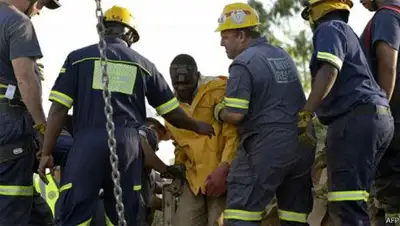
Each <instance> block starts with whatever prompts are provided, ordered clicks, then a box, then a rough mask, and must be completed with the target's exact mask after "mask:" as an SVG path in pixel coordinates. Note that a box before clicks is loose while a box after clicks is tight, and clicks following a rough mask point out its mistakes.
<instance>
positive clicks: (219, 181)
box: [205, 164, 229, 197]
mask: <svg viewBox="0 0 400 226" xmlns="http://www.w3.org/2000/svg"><path fill="white" fill-rule="evenodd" d="M228 172H229V165H228V164H222V165H220V166H219V167H218V168H217V169H215V170H214V172H212V173H211V174H210V175H208V177H207V179H206V181H205V184H206V195H208V196H213V197H218V196H220V195H223V194H224V193H225V192H226V190H227V186H228V184H227V181H226V177H227V176H228Z"/></svg>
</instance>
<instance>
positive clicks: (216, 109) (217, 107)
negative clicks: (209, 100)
mask: <svg viewBox="0 0 400 226" xmlns="http://www.w3.org/2000/svg"><path fill="white" fill-rule="evenodd" d="M224 107H225V102H224V101H222V102H220V103H218V104H216V105H215V106H214V118H215V120H217V121H218V122H219V123H221V119H220V118H219V113H220V112H221V110H222V109H223V108H224Z"/></svg>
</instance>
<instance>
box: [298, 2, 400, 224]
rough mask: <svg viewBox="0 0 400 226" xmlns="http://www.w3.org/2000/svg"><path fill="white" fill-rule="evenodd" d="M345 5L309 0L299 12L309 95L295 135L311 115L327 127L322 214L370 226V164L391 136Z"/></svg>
mask: <svg viewBox="0 0 400 226" xmlns="http://www.w3.org/2000/svg"><path fill="white" fill-rule="evenodd" d="M352 6H353V3H352V1H350V0H346V1H342V0H310V1H308V2H307V3H306V5H305V8H304V10H303V11H302V17H303V19H304V20H308V21H309V22H310V26H311V28H312V30H313V33H314V35H313V47H314V48H313V55H312V59H311V62H310V70H311V74H312V90H311V93H310V96H309V98H308V100H307V103H306V104H305V105H304V107H303V109H302V110H301V111H300V112H299V114H298V115H299V123H298V125H299V130H302V129H304V124H305V123H306V122H307V121H310V120H311V119H312V118H313V116H314V112H316V114H317V116H318V119H319V120H320V122H321V123H322V124H324V125H327V126H328V130H327V141H326V155H327V156H326V161H327V170H328V202H329V203H328V211H329V217H330V221H331V224H333V225H343V226H347V225H351V226H353V225H370V221H369V217H368V211H367V203H366V202H367V200H368V191H369V188H370V187H371V181H372V179H373V177H374V174H375V168H376V163H377V162H379V160H380V158H381V156H382V155H383V153H384V152H385V150H386V148H387V147H388V145H389V143H390V140H391V138H392V136H393V118H392V116H391V113H390V109H389V104H388V100H387V98H386V95H385V93H384V92H383V91H382V90H381V89H380V87H379V86H378V84H377V83H376V82H375V80H374V78H373V75H372V73H371V71H370V70H369V68H368V62H367V60H366V57H365V55H364V53H363V51H362V48H361V46H360V43H359V39H358V37H357V35H356V34H355V33H354V31H353V30H352V28H351V27H350V26H349V25H347V21H348V17H349V14H350V9H351V8H352Z"/></svg>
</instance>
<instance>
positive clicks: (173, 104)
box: [156, 97, 179, 115]
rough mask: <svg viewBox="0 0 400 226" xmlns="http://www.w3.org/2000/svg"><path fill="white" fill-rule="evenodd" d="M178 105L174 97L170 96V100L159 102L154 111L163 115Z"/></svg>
mask: <svg viewBox="0 0 400 226" xmlns="http://www.w3.org/2000/svg"><path fill="white" fill-rule="evenodd" d="M178 107H179V102H178V100H177V99H176V97H174V98H172V99H171V100H169V101H167V102H166V103H164V104H161V105H160V106H158V107H156V111H157V113H158V114H159V115H165V114H167V113H169V112H171V111H173V110H175V109H176V108H178Z"/></svg>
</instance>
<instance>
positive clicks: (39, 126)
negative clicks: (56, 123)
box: [33, 123, 46, 135]
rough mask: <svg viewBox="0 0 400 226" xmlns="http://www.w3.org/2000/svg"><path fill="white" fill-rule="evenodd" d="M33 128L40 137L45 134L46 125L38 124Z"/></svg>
mask: <svg viewBox="0 0 400 226" xmlns="http://www.w3.org/2000/svg"><path fill="white" fill-rule="evenodd" d="M33 128H34V129H35V130H36V131H38V132H39V133H40V134H41V135H44V133H45V132H46V123H40V124H36V125H34V126H33Z"/></svg>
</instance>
